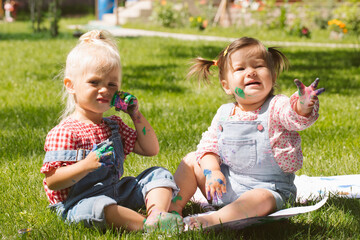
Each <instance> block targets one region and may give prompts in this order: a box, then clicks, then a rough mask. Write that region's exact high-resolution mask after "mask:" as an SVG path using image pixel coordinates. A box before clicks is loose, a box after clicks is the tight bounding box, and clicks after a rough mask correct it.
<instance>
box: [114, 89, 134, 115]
mask: <svg viewBox="0 0 360 240" xmlns="http://www.w3.org/2000/svg"><path fill="white" fill-rule="evenodd" d="M110 106H112V107H115V110H116V111H120V110H121V111H123V112H125V113H128V114H129V115H130V116H132V115H133V114H134V113H135V112H136V111H137V110H138V100H137V99H136V97H135V96H134V95H131V94H130V93H127V92H122V91H117V92H116V93H115V94H114V96H113V98H112V100H111V103H110Z"/></svg>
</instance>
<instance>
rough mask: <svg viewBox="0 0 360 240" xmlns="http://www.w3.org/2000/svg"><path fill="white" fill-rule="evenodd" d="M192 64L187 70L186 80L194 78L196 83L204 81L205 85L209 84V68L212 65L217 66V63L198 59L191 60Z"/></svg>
mask: <svg viewBox="0 0 360 240" xmlns="http://www.w3.org/2000/svg"><path fill="white" fill-rule="evenodd" d="M192 63H193V65H191V67H190V69H189V73H188V74H187V79H190V78H192V77H196V78H197V79H198V81H204V82H206V83H210V80H209V76H210V75H211V72H210V67H211V66H213V65H217V62H216V61H213V60H206V59H203V58H200V57H198V58H195V59H193V61H192Z"/></svg>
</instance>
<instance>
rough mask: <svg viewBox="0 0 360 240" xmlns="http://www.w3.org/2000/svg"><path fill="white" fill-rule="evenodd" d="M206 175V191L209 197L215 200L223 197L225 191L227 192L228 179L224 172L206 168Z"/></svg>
mask: <svg viewBox="0 0 360 240" xmlns="http://www.w3.org/2000/svg"><path fill="white" fill-rule="evenodd" d="M204 175H205V177H206V182H205V191H206V195H207V199H208V200H210V199H211V198H212V199H213V201H214V202H217V201H218V198H220V199H221V198H222V195H223V193H226V180H225V176H224V174H223V173H222V172H221V171H219V170H215V171H211V170H209V169H204Z"/></svg>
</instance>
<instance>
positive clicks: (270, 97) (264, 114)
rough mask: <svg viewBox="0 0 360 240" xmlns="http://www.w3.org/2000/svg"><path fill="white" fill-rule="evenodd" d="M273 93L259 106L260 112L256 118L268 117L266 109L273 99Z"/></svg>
mask: <svg viewBox="0 0 360 240" xmlns="http://www.w3.org/2000/svg"><path fill="white" fill-rule="evenodd" d="M274 97H275V96H274V95H271V96H269V97H268V98H267V99H266V101H265V102H264V104H263V105H262V106H261V109H260V112H259V116H258V120H259V121H267V119H268V113H269V111H268V109H269V105H270V102H271V100H272V99H274Z"/></svg>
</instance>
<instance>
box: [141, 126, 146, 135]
mask: <svg viewBox="0 0 360 240" xmlns="http://www.w3.org/2000/svg"><path fill="white" fill-rule="evenodd" d="M142 132H143V133H144V135H146V129H145V127H144V128H143V130H142Z"/></svg>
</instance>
